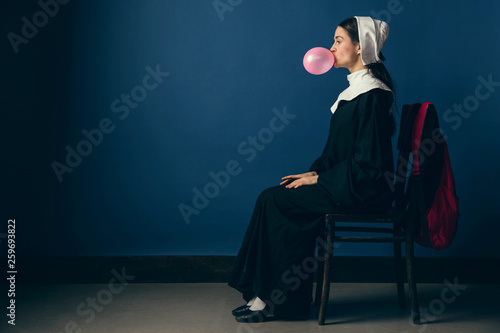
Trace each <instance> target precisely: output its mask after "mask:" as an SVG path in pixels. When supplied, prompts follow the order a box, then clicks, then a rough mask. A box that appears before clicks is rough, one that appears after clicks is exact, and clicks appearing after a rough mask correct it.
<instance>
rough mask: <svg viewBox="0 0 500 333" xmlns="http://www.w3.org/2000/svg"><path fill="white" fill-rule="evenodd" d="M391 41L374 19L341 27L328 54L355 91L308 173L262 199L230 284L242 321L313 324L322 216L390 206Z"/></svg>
mask: <svg viewBox="0 0 500 333" xmlns="http://www.w3.org/2000/svg"><path fill="white" fill-rule="evenodd" d="M388 34H389V26H388V25H387V24H386V23H385V22H381V21H378V20H374V19H372V18H370V17H353V18H349V19H347V20H344V21H343V22H341V23H340V24H339V26H338V27H337V29H336V31H335V36H334V44H333V46H332V47H331V49H330V50H331V52H332V53H333V55H334V57H335V67H344V68H347V69H348V70H349V72H350V73H351V74H350V75H348V76H347V79H348V80H349V87H348V88H347V89H346V90H344V91H343V92H342V93H341V94H340V95H339V97H338V99H337V101H336V102H335V104H334V105H333V106H332V108H331V111H332V113H333V115H332V118H331V123H330V134H329V137H328V140H327V143H326V146H325V148H324V151H323V153H322V155H321V156H320V157H319V158H318V159H317V160H316V161H315V162H314V163H313V164H312V166H311V168H310V170H309V172H307V173H303V174H297V175H290V176H286V177H283V178H282V182H281V184H280V186H276V187H272V188H269V189H267V190H265V191H263V192H262V193H261V194H260V196H259V198H258V199H257V203H256V205H255V209H254V212H253V215H252V217H251V220H250V224H249V226H248V229H247V232H246V234H245V237H244V240H243V244H242V246H241V249H240V251H239V253H238V256H237V259H236V263H235V266H234V270H233V276H232V278H231V280H230V282H229V285H230V286H231V287H233V288H235V289H237V290H238V291H240V292H241V293H243V298H244V299H245V300H246V301H247V304H245V305H243V306H240V307H239V308H236V309H234V310H233V315H234V316H235V317H236V320H237V321H239V322H260V321H270V320H273V319H276V318H285V319H305V318H307V315H308V313H309V309H310V304H311V301H312V283H313V276H314V269H315V268H316V266H317V262H316V261H315V259H314V249H315V240H316V238H317V236H318V235H319V232H320V231H321V229H322V228H324V223H323V221H324V215H325V214H326V213H335V212H360V211H366V212H380V211H381V210H382V211H383V210H387V209H388V208H389V207H390V206H391V204H392V200H393V198H392V193H391V190H390V187H389V184H388V183H387V180H386V177H385V174H386V173H387V172H394V162H393V155H392V144H391V136H392V134H393V132H394V119H393V116H392V112H391V108H392V105H393V103H394V94H393V92H392V90H393V86H392V80H391V77H390V75H389V73H388V72H387V70H386V69H385V66H384V65H383V64H382V63H381V60H385V59H384V58H383V56H382V54H381V53H380V50H381V48H382V45H383V44H384V42H385V41H386V39H387V37H388Z"/></svg>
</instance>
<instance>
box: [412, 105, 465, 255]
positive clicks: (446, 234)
mask: <svg viewBox="0 0 500 333" xmlns="http://www.w3.org/2000/svg"><path fill="white" fill-rule="evenodd" d="M412 159H413V164H412V176H413V177H412V178H414V179H413V180H414V181H415V182H416V184H415V185H416V190H417V195H418V214H419V220H420V232H419V233H417V235H416V236H415V241H416V242H417V243H418V244H420V245H423V246H426V247H431V248H434V249H438V250H441V249H446V248H448V247H449V246H450V244H451V243H452V241H453V238H454V237H455V234H456V231H457V224H458V216H459V212H458V197H457V195H456V190H455V179H454V177H453V172H452V170H451V163H450V156H449V153H448V146H447V144H446V140H445V138H444V136H443V135H442V134H441V131H440V128H439V122H438V117H437V112H436V109H435V107H434V105H432V104H431V103H424V104H423V105H422V106H421V107H420V108H419V109H418V112H417V114H416V116H415V122H414V125H413V132H412Z"/></svg>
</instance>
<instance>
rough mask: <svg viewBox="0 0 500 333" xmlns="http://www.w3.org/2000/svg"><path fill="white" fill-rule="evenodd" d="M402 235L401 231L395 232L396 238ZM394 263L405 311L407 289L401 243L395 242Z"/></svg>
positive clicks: (400, 302)
mask: <svg viewBox="0 0 500 333" xmlns="http://www.w3.org/2000/svg"><path fill="white" fill-rule="evenodd" d="M399 235H400V232H399V231H396V229H395V230H394V237H397V236H399ZM394 263H395V266H396V283H397V288H398V301H399V308H400V309H404V308H405V306H406V301H405V287H404V281H403V279H404V271H403V265H402V263H403V258H402V255H401V242H394Z"/></svg>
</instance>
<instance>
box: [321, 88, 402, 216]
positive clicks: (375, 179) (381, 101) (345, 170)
mask: <svg viewBox="0 0 500 333" xmlns="http://www.w3.org/2000/svg"><path fill="white" fill-rule="evenodd" d="M389 108H390V104H388V103H387V99H386V98H383V97H382V96H380V95H379V94H368V95H367V97H366V99H365V101H364V103H362V104H361V105H360V116H359V117H360V118H359V122H358V129H357V136H356V140H355V147H354V148H355V149H354V154H353V155H352V156H351V157H350V158H348V159H346V160H344V161H341V162H340V163H338V164H336V165H335V166H333V167H332V168H331V169H329V170H325V171H324V172H322V173H321V174H320V175H319V177H318V184H319V185H320V186H321V187H322V188H323V189H325V190H326V191H327V193H329V194H330V196H331V197H332V199H333V201H334V202H335V203H336V204H338V205H339V206H344V207H346V206H347V207H352V208H356V207H358V206H360V205H362V204H363V203H365V202H368V201H371V202H373V201H376V200H377V199H376V198H377V196H381V195H385V196H386V195H387V193H388V191H387V190H388V188H389V187H388V184H386V180H385V178H384V173H385V172H386V171H387V170H388V168H391V169H393V167H394V165H393V157H392V144H391V141H390V137H391V134H392V133H388V130H389V128H388V126H389V125H388V121H387V118H388V112H389ZM389 164H391V165H389Z"/></svg>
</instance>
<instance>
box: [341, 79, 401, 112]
mask: <svg viewBox="0 0 500 333" xmlns="http://www.w3.org/2000/svg"><path fill="white" fill-rule="evenodd" d="M347 80H348V81H349V87H348V88H347V89H345V90H344V91H343V92H341V93H340V95H339V97H338V98H337V100H336V101H335V103H334V104H333V105H332V107H331V111H332V113H335V111H336V110H337V107H338V105H339V102H340V101H352V100H353V99H354V98H356V97H358V96H359V95H361V94H364V93H365V92H367V91H370V90H373V89H377V88H380V89H383V90H387V91H391V92H392V90H391V89H390V88H389V87H388V86H387V85H385V84H384V83H383V82H382V81H380V80H379V79H377V78H376V77H375V76H373V74H372V73H370V72H369V71H368V69H362V70H359V71H356V72H354V73H352V74H349V75H347Z"/></svg>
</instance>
